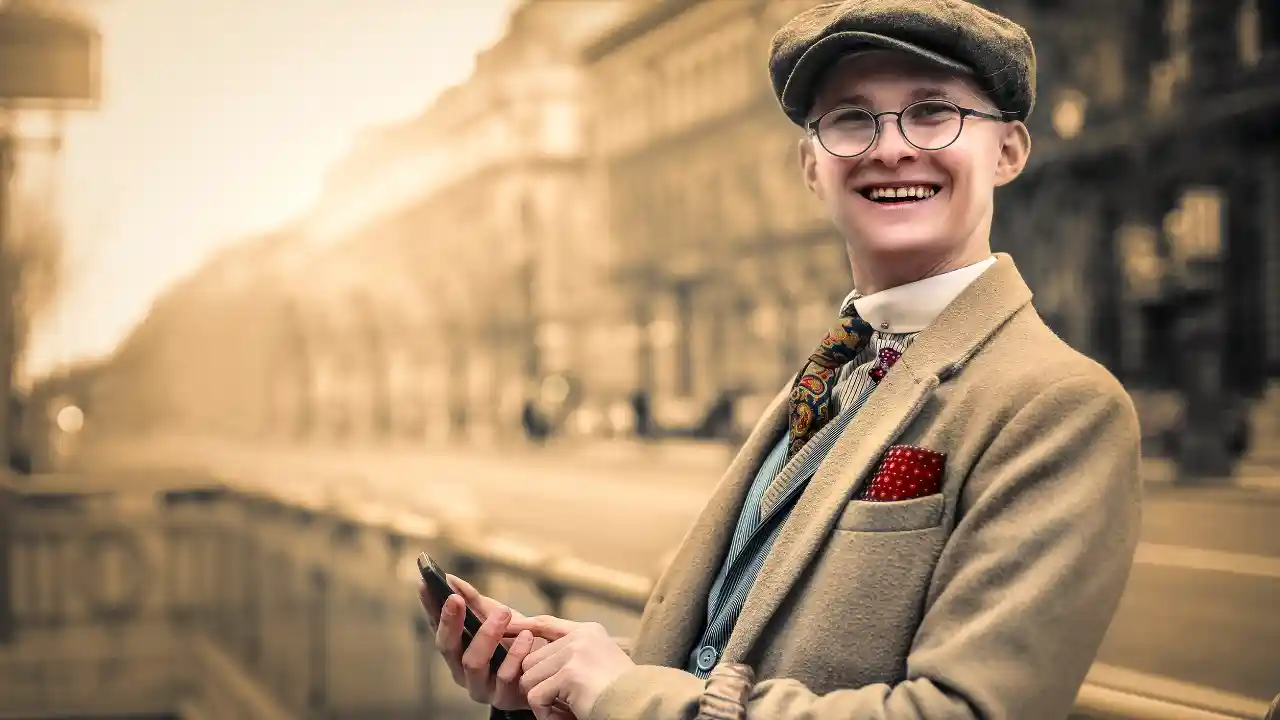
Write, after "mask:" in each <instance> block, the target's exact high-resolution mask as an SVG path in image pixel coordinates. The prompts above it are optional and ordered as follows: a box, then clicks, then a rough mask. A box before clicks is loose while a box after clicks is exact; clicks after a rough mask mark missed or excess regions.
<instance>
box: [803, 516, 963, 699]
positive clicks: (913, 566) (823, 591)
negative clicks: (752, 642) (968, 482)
mask: <svg viewBox="0 0 1280 720" xmlns="http://www.w3.org/2000/svg"><path fill="white" fill-rule="evenodd" d="M944 511H945V499H944V496H943V495H942V494H937V495H931V496H928V497H923V498H915V499H912V500H903V501H901V502H867V501H862V500H854V501H852V502H850V503H849V504H848V506H847V507H845V509H844V511H843V512H842V513H841V515H840V518H839V520H838V521H837V524H836V526H835V529H834V531H833V532H832V533H831V536H830V538H829V539H828V541H827V545H826V547H825V548H824V551H823V552H822V553H821V555H819V557H818V559H817V561H816V562H815V563H814V568H813V573H812V575H811V576H810V579H809V582H808V583H807V587H806V588H805V591H804V592H803V593H802V594H801V596H800V599H799V601H798V603H797V608H796V611H795V614H796V616H797V617H800V618H803V624H802V625H798V626H797V627H796V629H795V632H796V634H797V636H798V637H800V638H803V639H804V641H805V643H801V644H806V643H811V644H812V646H813V647H814V648H821V650H820V652H822V653H824V654H823V656H822V657H823V660H822V661H823V664H824V665H825V667H826V668H827V672H829V673H830V676H829V677H830V680H831V682H830V685H831V687H832V688H834V687H861V686H862V685H869V684H875V683H889V684H893V683H897V682H900V681H902V680H903V679H904V678H905V677H906V662H907V653H908V652H909V651H910V648H911V643H912V640H913V639H914V638H915V634H916V629H917V628H918V627H919V624H920V617H921V612H922V610H923V607H924V597H925V593H926V592H927V591H928V587H929V580H930V578H931V577H932V575H933V568H934V566H935V564H936V563H937V560H938V555H939V552H940V551H941V549H942V546H943V545H944V543H945V542H946V538H947V531H946V528H945V527H944V526H943V516H944ZM811 689H813V688H811Z"/></svg>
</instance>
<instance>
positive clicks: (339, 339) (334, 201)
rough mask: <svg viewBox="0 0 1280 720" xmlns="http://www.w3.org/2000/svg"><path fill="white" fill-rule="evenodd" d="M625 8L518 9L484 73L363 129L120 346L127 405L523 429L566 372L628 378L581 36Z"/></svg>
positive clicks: (142, 415) (251, 421) (254, 419)
mask: <svg viewBox="0 0 1280 720" xmlns="http://www.w3.org/2000/svg"><path fill="white" fill-rule="evenodd" d="M626 5H627V3H626V2H624V1H623V0H603V1H601V2H593V3H590V4H583V3H565V2H560V1H558V0H526V1H525V2H522V3H519V4H518V5H517V6H515V7H514V9H513V11H512V15H511V16H510V18H509V21H508V27H507V32H506V34H505V35H504V36H503V37H502V38H501V39H499V40H498V41H497V42H496V43H495V44H494V45H493V46H492V47H490V48H488V49H487V50H485V51H484V52H482V53H481V54H480V55H479V56H478V57H477V59H476V65H475V69H474V71H473V73H472V76H471V77H470V78H469V79H468V80H467V81H466V82H464V83H462V84H460V85H457V86H454V87H452V88H449V89H448V90H446V91H445V92H443V93H442V94H441V95H440V96H439V97H437V98H436V99H435V100H434V101H433V102H431V104H430V105H429V106H428V107H427V108H426V109H425V110H424V112H423V113H422V114H421V115H420V116H418V117H416V118H413V119H411V120H408V121H405V122H401V123H397V124H394V125H390V126H386V127H382V128H375V129H373V130H370V131H369V132H367V133H366V134H365V135H364V136H363V137H361V138H360V139H359V140H358V142H357V143H355V145H354V147H353V148H352V150H351V152H350V154H349V155H348V156H347V157H346V158H345V159H344V160H343V161H341V162H339V163H338V164H336V165H335V167H334V168H332V170H331V172H330V173H329V176H328V178H327V179H326V184H325V188H324V191H323V192H322V196H321V198H320V200H319V201H318V202H317V203H316V206H315V208H314V210H313V211H312V212H310V213H309V214H307V216H306V217H304V218H302V219H300V220H299V221H298V222H297V223H295V224H293V225H291V226H290V227H289V228H287V229H285V230H281V231H280V232H278V233H273V234H272V235H271V237H267V238H261V239H257V240H254V241H253V242H250V243H246V244H245V246H243V247H240V248H238V249H236V250H233V251H228V252H227V253H224V256H223V257H221V258H219V259H216V260H215V261H214V262H212V263H210V264H209V265H208V266H207V267H205V268H204V269H203V270H202V271H201V272H200V273H198V274H197V276H196V277H195V278H193V279H192V280H190V281H188V282H185V283H183V284H182V285H181V286H180V287H179V288H176V289H175V291H174V292H172V293H170V294H169V296H167V297H166V298H164V299H163V300H162V301H161V302H159V303H157V306H156V308H155V311H154V312H153V313H152V315H151V317H150V318H148V320H147V321H146V322H145V323H144V325H143V326H142V327H141V328H139V330H138V332H136V333H135V334H134V336H133V337H132V338H130V339H129V340H128V341H127V342H126V343H125V346H124V347H123V348H122V349H121V351H120V354H119V358H118V363H117V364H118V366H119V368H118V369H117V370H116V371H115V372H114V373H113V374H114V376H115V377H116V378H117V379H118V380H119V381H118V382H116V383H115V384H116V385H117V386H118V387H120V388H126V389H127V388H133V387H136V386H139V385H145V386H147V387H146V388H145V389H143V390H141V391H140V392H139V393H138V394H137V395H136V397H133V398H131V399H128V400H126V401H122V402H121V404H120V408H121V410H120V411H121V412H124V408H125V407H126V406H128V407H130V408H132V410H131V412H133V414H135V415H136V416H137V422H138V424H142V425H145V424H147V423H148V422H152V423H154V424H159V425H164V426H165V427H168V428H170V429H176V428H178V427H188V426H189V427H190V429H191V430H192V431H193V432H194V431H211V432H218V433H228V432H234V433H235V434H242V435H245V436H250V437H256V438H261V437H280V438H287V439H290V440H292V441H300V440H309V439H313V440H320V441H323V442H326V443H333V442H335V441H342V440H349V441H352V442H364V441H369V440H389V439H397V438H398V439H404V440H411V441H421V440H423V439H438V440H457V439H476V440H483V439H485V438H494V437H497V436H500V435H502V434H504V433H512V432H519V423H520V410H521V406H522V403H523V402H524V400H525V399H526V398H527V397H528V396H529V395H530V394H533V393H536V392H537V390H538V388H539V386H540V384H541V383H542V381H543V380H544V379H545V378H546V377H547V376H550V375H567V376H571V377H573V378H574V379H576V380H578V384H579V385H581V386H584V387H590V388H599V387H603V386H607V385H608V383H610V382H613V378H614V377H615V375H616V373H615V372H614V370H613V369H612V367H611V366H610V357H611V353H610V352H609V344H610V337H611V333H612V330H613V328H614V326H615V325H616V323H615V322H613V321H612V320H610V319H609V318H610V317H611V315H610V313H611V312H612V311H611V309H610V299H611V297H612V294H611V293H610V292H609V291H608V289H607V280H608V276H607V272H608V268H607V265H606V263H607V262H608V260H609V257H608V255H607V254H606V251H607V250H608V244H607V243H606V242H605V237H606V233H605V232H604V230H603V228H602V226H601V225H600V224H599V216H598V214H597V213H596V207H597V205H596V204H595V203H594V202H592V201H591V196H590V191H591V188H590V177H589V175H588V173H587V167H588V166H587V162H586V153H587V147H586V145H585V136H586V132H585V131H586V127H585V118H584V115H583V113H582V109H581V98H582V94H583V93H582V82H583V75H582V71H581V65H580V62H579V50H580V48H581V45H582V43H583V42H585V40H586V38H589V37H592V36H594V35H596V34H597V33H598V32H599V31H600V29H601V28H602V27H604V26H606V25H607V24H609V23H610V22H612V21H613V19H614V18H615V17H617V16H618V14H619V13H621V12H624V11H625V10H626ZM593 353H594V354H593ZM106 384H107V385H110V384H111V383H106ZM590 392H593V393H598V392H599V391H598V390H595V389H593V390H590ZM126 394H127V393H126ZM169 418H173V419H174V421H173V422H169Z"/></svg>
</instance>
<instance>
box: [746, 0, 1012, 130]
mask: <svg viewBox="0 0 1280 720" xmlns="http://www.w3.org/2000/svg"><path fill="white" fill-rule="evenodd" d="M872 49H892V50H901V51H904V52H908V53H911V54H913V55H917V56H919V57H923V58H926V59H928V60H931V61H933V62H935V63H938V64H939V65H942V66H943V67H947V68H950V69H952V70H954V71H956V72H961V73H966V74H968V75H971V76H972V77H973V78H974V79H975V80H976V81H977V82H978V85H979V86H980V87H981V88H982V89H983V90H984V91H985V92H986V93H987V94H988V95H989V96H990V97H991V99H992V101H993V102H995V104H996V106H997V107H998V108H999V109H1000V110H1001V111H1003V112H1004V113H1005V117H1007V118H1009V119H1016V120H1025V119H1026V118H1027V116H1028V115H1030V114H1031V109H1032V107H1033V106H1034V105H1035V99H1036V55H1035V49H1034V48H1033V47H1032V45H1031V38H1030V37H1028V36H1027V32H1026V31H1025V30H1023V29H1022V27H1021V26H1019V25H1018V24H1017V23H1015V22H1013V21H1011V20H1009V19H1007V18H1004V17H1001V16H999V15H997V14H995V13H993V12H990V11H988V10H985V9H983V8H980V7H978V6H977V5H974V4H972V3H969V2H965V1H964V0H841V2H828V3H824V4H822V5H819V6H817V7H815V8H813V9H811V10H807V11H805V12H803V13H801V14H799V15H797V16H796V17H795V18H793V19H792V20H791V22H789V23H787V24H786V25H785V26H783V28H782V29H781V30H779V31H778V32H777V34H776V35H774V36H773V44H772V48H771V49H770V53H769V76H770V79H771V80H772V82H773V90H774V94H775V95H776V96H777V98H778V104H780V105H781V106H782V110H783V112H785V113H786V114H787V117H789V118H791V121H792V122H794V123H795V124H797V125H802V126H803V125H804V122H805V119H806V116H807V115H808V113H809V110H810V109H811V107H812V105H813V100H814V95H815V94H816V92H817V89H818V83H819V82H820V81H821V79H822V75H823V72H824V71H826V70H827V69H828V68H829V67H831V65H833V64H834V63H835V62H836V61H837V60H839V59H840V58H841V57H844V56H845V55H849V54H852V53H855V52H858V51H861V50H872Z"/></svg>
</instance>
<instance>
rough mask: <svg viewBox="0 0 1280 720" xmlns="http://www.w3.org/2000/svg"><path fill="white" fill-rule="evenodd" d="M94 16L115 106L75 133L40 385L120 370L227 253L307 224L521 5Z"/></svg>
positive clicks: (143, 7)
mask: <svg viewBox="0 0 1280 720" xmlns="http://www.w3.org/2000/svg"><path fill="white" fill-rule="evenodd" d="M86 1H87V2H88V8H89V10H90V12H91V14H92V15H93V16H94V17H95V18H96V19H97V22H98V25H99V28H100V30H101V32H102V36H103V54H102V72H103V100H102V103H101V105H100V106H99V107H98V108H97V109H96V110H95V111H92V112H82V113H76V114H74V115H72V116H70V117H69V118H68V119H67V120H66V125H65V145H64V150H63V155H62V157H61V158H60V165H61V176H60V180H59V185H60V189H59V195H58V197H59V202H60V206H61V210H62V214H63V223H64V227H65V233H66V267H65V278H64V280H63V287H62V292H61V294H60V296H59V299H58V302H57V303H56V306H55V307H53V308H52V309H51V310H50V311H49V312H48V313H46V315H45V316H44V317H43V318H40V319H39V320H38V325H37V327H36V329H35V332H34V335H33V337H32V340H31V345H30V347H29V352H28V357H27V367H26V370H27V374H28V375H40V374H43V373H44V372H46V371H48V370H49V369H51V368H53V367H56V366H58V365H60V364H63V363H67V362H73V361H75V360H78V359H82V358H85V357H93V356H98V355H102V354H105V353H108V352H110V351H111V350H112V349H113V348H114V347H115V345H116V344H117V343H118V342H119V340H120V339H121V338H123V337H124V336H125V335H126V334H127V333H128V332H129V330H130V329H131V328H132V327H133V326H134V325H136V324H137V323H138V322H139V321H140V320H141V319H142V318H143V317H145V315H146V313H147V311H148V309H149V307H150V303H151V302H152V300H153V299H154V298H155V297H156V296H157V295H158V294H160V293H161V292H163V290H164V289H165V288H166V287H167V286H168V285H170V284H171V283H173V282H174V281H176V280H178V279H180V278H181V277H183V276H185V275H188V274H190V273H191V272H192V271H193V270H195V269H196V268H197V267H198V266H199V265H200V263H201V261H202V260H203V259H205V258H206V257H208V256H209V254H210V253H211V252H212V251H214V250H216V249H217V248H218V247H220V246H223V245H225V244H227V243H229V242H235V241H237V240H240V239H243V238H245V237H247V236H249V235H252V234H254V233H257V232H263V231H267V230H270V229H272V228H275V227H278V226H280V225H281V224H282V223H284V222H286V221H288V220H290V219H292V218H296V217H298V216H300V215H302V214H303V213H305V212H306V211H307V209H308V208H309V207H310V206H311V204H312V203H313V201H314V199H315V197H316V196H317V195H318V193H319V189H320V182H321V180H322V177H323V175H324V173H325V171H326V169H327V168H328V167H329V166H330V164H331V163H333V162H335V161H336V160H337V159H338V158H340V157H341V155H342V154H343V152H344V151H345V150H346V148H348V147H349V145H350V143H351V142H352V141H353V140H354V137H355V135H356V134H358V133H359V132H360V131H361V130H362V129H364V128H368V127H370V126H373V125H380V124H385V123H389V122H394V121H396V120H400V119H405V118H408V117H412V116H414V115H416V114H417V113H419V112H420V111H421V110H422V109H423V108H424V107H426V105H427V104H428V103H429V102H430V100H431V99H432V98H433V97H434V96H435V95H436V94H437V93H439V92H440V91H441V90H443V89H444V88H445V87H448V86H449V85H452V84H455V83H457V82H461V81H463V80H465V78H466V77H467V75H468V74H469V72H470V70H471V67H472V62H473V59H474V57H475V55H476V53H477V52H479V51H480V50H482V49H483V48H484V47H486V46H488V45H490V44H491V43H492V42H493V41H495V40H496V39H497V38H498V37H499V35H500V34H501V32H502V30H503V28H504V26H505V18H506V15H507V10H508V9H509V7H510V6H511V5H512V0H270V2H264V1H263V0H86ZM28 122H29V124H30V121H28Z"/></svg>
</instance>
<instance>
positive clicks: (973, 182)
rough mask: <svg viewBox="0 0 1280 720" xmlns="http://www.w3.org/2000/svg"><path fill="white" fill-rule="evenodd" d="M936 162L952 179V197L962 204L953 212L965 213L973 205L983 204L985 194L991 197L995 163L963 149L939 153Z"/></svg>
mask: <svg viewBox="0 0 1280 720" xmlns="http://www.w3.org/2000/svg"><path fill="white" fill-rule="evenodd" d="M934 160H935V161H936V163H937V165H938V167H940V168H941V169H942V170H943V172H945V173H946V175H947V177H948V178H950V181H951V191H952V195H953V197H954V198H955V200H956V201H958V202H959V204H960V206H959V207H957V208H953V210H956V211H964V209H965V208H968V207H969V206H971V205H977V204H981V202H982V198H983V196H984V194H985V195H986V196H988V197H989V196H990V195H991V189H992V187H993V178H994V173H995V169H996V168H995V163H994V162H987V161H985V160H984V158H982V157H981V156H975V155H974V154H973V153H972V152H967V151H965V150H963V149H958V150H956V151H953V152H952V151H948V150H943V151H939V152H938V154H937V155H936V156H935V158H934ZM984 189H985V191H984Z"/></svg>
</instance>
